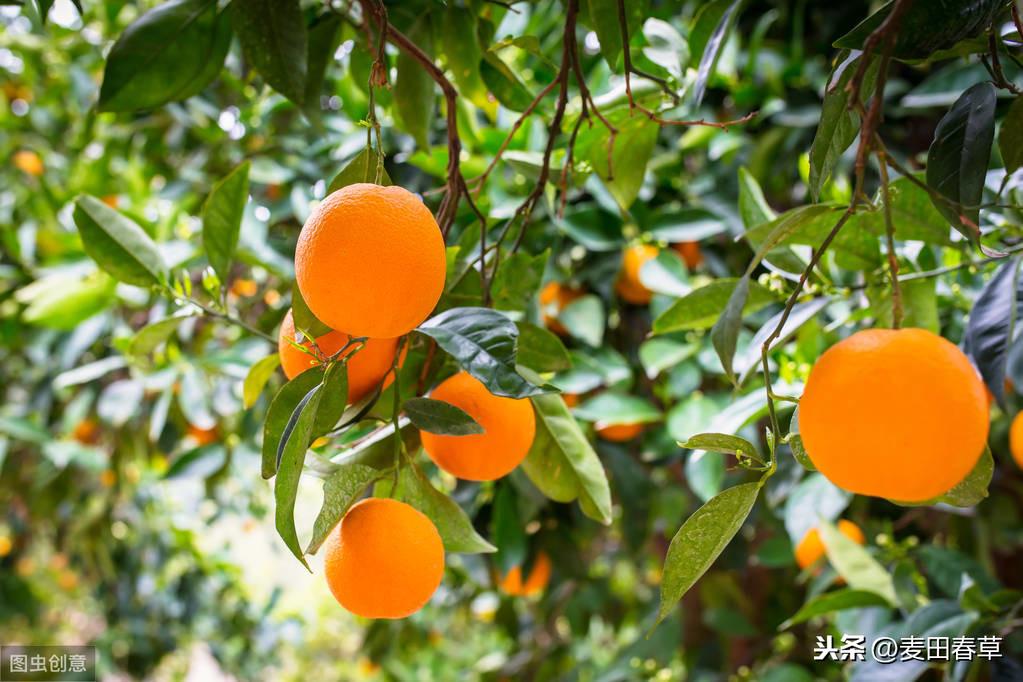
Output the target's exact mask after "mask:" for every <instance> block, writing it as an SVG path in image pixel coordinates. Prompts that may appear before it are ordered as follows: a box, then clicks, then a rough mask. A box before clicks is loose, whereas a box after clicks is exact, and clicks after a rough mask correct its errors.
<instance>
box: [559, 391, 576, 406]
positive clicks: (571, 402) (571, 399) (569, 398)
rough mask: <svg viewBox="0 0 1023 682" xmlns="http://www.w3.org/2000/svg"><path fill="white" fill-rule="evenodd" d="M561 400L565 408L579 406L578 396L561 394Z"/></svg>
mask: <svg viewBox="0 0 1023 682" xmlns="http://www.w3.org/2000/svg"><path fill="white" fill-rule="evenodd" d="M561 399H562V400H564V401H565V406H566V407H575V406H576V405H578V404H579V400H580V398H579V395H578V394H576V393H562V394H561Z"/></svg>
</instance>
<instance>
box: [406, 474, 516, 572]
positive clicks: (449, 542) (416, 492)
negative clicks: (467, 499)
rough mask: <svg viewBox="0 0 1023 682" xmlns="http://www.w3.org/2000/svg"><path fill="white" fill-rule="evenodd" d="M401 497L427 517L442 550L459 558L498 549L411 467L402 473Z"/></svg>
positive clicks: (462, 513) (448, 497) (456, 505)
mask: <svg viewBox="0 0 1023 682" xmlns="http://www.w3.org/2000/svg"><path fill="white" fill-rule="evenodd" d="M398 486H399V490H400V491H401V492H400V496H401V497H402V498H404V500H405V501H406V502H407V503H408V504H410V505H412V506H413V507H415V508H416V509H418V510H419V511H421V512H423V513H424V514H426V516H427V517H429V519H430V520H431V521H433V524H434V525H435V526H437V532H438V533H440V537H441V540H443V541H444V549H445V551H448V552H454V553H460V554H486V553H490V552H496V551H497V548H496V547H494V546H493V545H492V544H490V543H489V542H487V541H486V540H485V539H483V538H482V537H481V536H480V534H479V533H477V532H476V529H475V528H473V526H472V521H471V520H470V519H469V515H468V514H466V513H465V510H463V509H462V508H461V507H460V506H458V503H457V502H455V501H454V500H453V499H451V497H450V496H448V495H445V494H444V493H442V492H441V491H439V490H437V489H436V488H434V487H433V484H432V483H430V481H429V479H427V478H426V476H425V475H424V474H423V472H422V471H420V470H419V468H418V467H416V466H415V465H414V464H409V465H408V466H406V467H404V468H403V469H402V470H401V477H400V479H399V483H398Z"/></svg>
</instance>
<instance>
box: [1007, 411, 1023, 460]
mask: <svg viewBox="0 0 1023 682" xmlns="http://www.w3.org/2000/svg"><path fill="white" fill-rule="evenodd" d="M1009 451H1010V452H1011V453H1012V458H1013V459H1014V460H1016V464H1018V465H1019V468H1020V469H1023V412H1019V413H1017V414H1016V416H1015V417H1013V418H1012V424H1011V425H1010V426H1009Z"/></svg>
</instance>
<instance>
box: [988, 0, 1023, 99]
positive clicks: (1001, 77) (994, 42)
mask: <svg viewBox="0 0 1023 682" xmlns="http://www.w3.org/2000/svg"><path fill="white" fill-rule="evenodd" d="M1013 7H1014V8H1015V5H1013ZM987 48H988V53H989V54H990V55H991V64H990V65H988V63H987V61H986V60H984V59H983V57H982V58H981V60H982V61H983V62H984V66H985V67H986V68H987V70H988V72H990V73H991V78H992V80H993V81H994V84H995V87H998V88H1001V89H1003V90H1008V91H1009V92H1011V93H1012V94H1014V95H1018V94H1020V93H1021V92H1023V91H1021V90H1020V89H1019V88H1018V87H1017V86H1016V84H1015V83H1013V82H1012V81H1010V80H1009V79H1008V78H1006V77H1005V72H1004V71H1002V60H1001V59H999V57H998V36H997V35H996V33H995V31H994V30H992V31H991V32H990V33H988V36H987Z"/></svg>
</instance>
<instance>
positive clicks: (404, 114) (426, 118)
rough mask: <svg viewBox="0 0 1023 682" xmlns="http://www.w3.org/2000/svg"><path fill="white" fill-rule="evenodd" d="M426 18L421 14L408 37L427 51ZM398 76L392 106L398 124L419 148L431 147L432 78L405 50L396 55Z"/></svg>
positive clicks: (427, 23) (428, 42) (428, 33)
mask: <svg viewBox="0 0 1023 682" xmlns="http://www.w3.org/2000/svg"><path fill="white" fill-rule="evenodd" d="M424 28H429V17H428V16H424V17H423V18H422V19H421V20H420V21H419V22H417V23H416V24H415V25H414V26H413V27H412V28H411V29H410V31H409V38H410V39H412V40H413V41H414V42H415V43H416V44H417V45H419V47H421V48H422V49H424V50H425V51H426V52H430V41H429V38H430V32H429V31H428V30H424ZM397 71H398V76H397V78H396V79H395V82H394V105H395V108H396V109H397V112H398V117H399V119H400V120H401V124H402V126H403V127H404V129H405V132H407V133H408V134H409V135H411V136H412V137H413V138H414V139H415V141H416V145H417V146H418V147H419V148H421V149H427V148H429V146H430V140H429V133H430V124H431V123H432V122H433V118H434V115H433V107H434V99H435V97H434V89H433V79H432V78H430V74H428V73H427V72H426V69H424V68H423V67H422V66H421V65H420V64H419V62H417V61H416V60H415V58H414V57H412V56H410V55H409V54H408V52H406V51H405V50H402V51H401V52H400V53H399V54H398V62H397Z"/></svg>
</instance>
